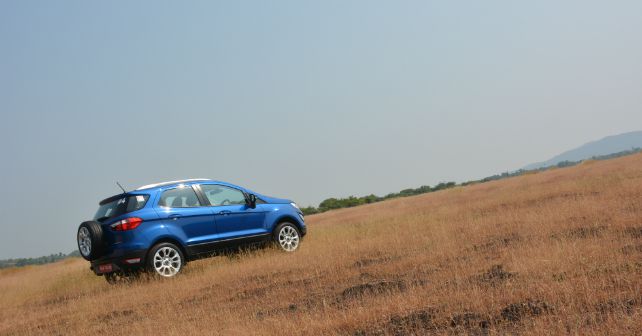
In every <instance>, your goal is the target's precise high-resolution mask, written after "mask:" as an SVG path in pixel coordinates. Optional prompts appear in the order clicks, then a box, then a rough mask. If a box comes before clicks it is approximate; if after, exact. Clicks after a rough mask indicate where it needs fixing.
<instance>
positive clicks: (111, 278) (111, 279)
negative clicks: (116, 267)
mask: <svg viewBox="0 0 642 336" xmlns="http://www.w3.org/2000/svg"><path fill="white" fill-rule="evenodd" d="M104 276H105V280H106V281H107V283H109V284H110V285H116V284H119V283H130V282H132V281H134V280H136V279H138V278H139V276H140V274H139V273H138V272H136V271H131V272H127V273H123V272H113V273H107V274H105V275H104Z"/></svg>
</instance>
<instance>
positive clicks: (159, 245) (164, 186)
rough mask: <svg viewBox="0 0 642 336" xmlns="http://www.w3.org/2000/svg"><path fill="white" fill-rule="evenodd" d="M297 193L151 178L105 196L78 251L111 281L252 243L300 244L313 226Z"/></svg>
mask: <svg viewBox="0 0 642 336" xmlns="http://www.w3.org/2000/svg"><path fill="white" fill-rule="evenodd" d="M306 231H307V229H306V225H305V219H304V216H303V212H302V211H301V210H300V209H299V207H298V206H297V205H296V203H294V202H292V201H291V200H287V199H281V198H275V197H270V196H265V195H261V194H258V193H256V192H253V191H251V190H249V189H246V188H243V187H240V186H237V185H233V184H230V183H226V182H220V181H215V180H210V179H186V180H180V181H169V182H162V183H156V184H151V185H145V186H142V187H140V188H137V189H136V190H133V191H129V192H126V191H125V190H124V189H123V193H121V194H118V195H114V196H111V197H109V198H106V199H104V200H103V201H101V202H100V203H99V207H98V211H97V212H96V215H95V216H94V218H93V220H90V221H85V222H82V223H81V224H80V225H79V227H78V231H77V235H76V238H77V242H78V251H79V252H80V255H81V256H82V257H83V258H85V259H86V260H88V261H89V262H90V263H91V266H90V269H91V270H92V271H93V272H94V273H95V274H96V275H100V276H104V277H105V279H106V280H107V281H108V282H110V283H115V282H118V281H119V280H121V279H123V278H124V279H127V278H129V277H130V276H132V275H137V274H139V273H140V271H147V272H148V273H151V274H153V275H155V276H158V277H161V278H171V277H174V276H176V275H177V274H179V273H180V272H181V271H182V270H183V268H184V267H185V265H186V263H187V262H188V261H192V260H196V259H199V258H203V257H207V256H212V255H216V254H217V253H218V252H220V251H224V250H229V249H237V248H239V247H242V246H247V245H248V244H257V243H262V245H265V243H266V242H270V241H271V242H273V243H274V245H275V246H277V248H278V249H280V250H283V251H285V252H294V251H296V250H297V249H298V248H299V246H300V244H301V241H302V238H303V236H305V234H306Z"/></svg>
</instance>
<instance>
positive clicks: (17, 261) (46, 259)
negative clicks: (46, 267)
mask: <svg viewBox="0 0 642 336" xmlns="http://www.w3.org/2000/svg"><path fill="white" fill-rule="evenodd" d="M71 257H80V253H79V252H78V250H76V251H73V252H71V253H69V254H64V253H62V252H61V253H56V254H50V255H48V256H42V257H36V258H14V259H3V260H0V269H2V268H7V267H20V266H27V265H43V264H48V263H52V262H56V261H59V260H62V259H66V258H71Z"/></svg>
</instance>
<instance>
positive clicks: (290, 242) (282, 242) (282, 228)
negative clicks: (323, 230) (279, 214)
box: [272, 222, 301, 252]
mask: <svg viewBox="0 0 642 336" xmlns="http://www.w3.org/2000/svg"><path fill="white" fill-rule="evenodd" d="M272 240H274V244H275V245H276V246H277V247H279V248H280V249H281V250H283V251H285V252H294V251H296V250H297V249H298V248H299V245H301V231H300V230H299V228H298V227H297V226H296V225H294V224H292V223H290V222H283V223H281V224H279V225H277V227H276V229H274V233H273V234H272Z"/></svg>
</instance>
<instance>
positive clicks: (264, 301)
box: [0, 154, 642, 335]
mask: <svg viewBox="0 0 642 336" xmlns="http://www.w3.org/2000/svg"><path fill="white" fill-rule="evenodd" d="M308 223H309V235H308V236H307V237H306V239H305V240H304V241H303V245H302V246H301V249H300V250H299V251H298V252H297V253H294V254H291V255H288V254H284V253H281V252H278V251H276V250H271V249H268V250H261V251H256V252H250V253H245V254H241V255H237V256H233V257H217V258H213V259H208V260H202V261H199V262H194V263H191V264H190V265H188V267H187V268H186V269H185V271H186V272H185V274H184V275H182V276H180V277H179V278H177V279H174V280H170V281H153V280H152V281H150V280H143V281H138V282H136V283H133V284H129V285H120V286H115V287H114V286H109V285H108V284H107V283H106V282H105V281H104V280H103V279H102V278H99V277H96V276H94V275H93V274H92V273H90V271H89V269H88V264H87V263H86V262H84V261H82V260H79V259H70V260H65V261H62V262H59V263H55V264H50V265H44V266H28V267H25V268H20V269H6V270H0V305H1V306H0V334H71V333H73V334H87V335H96V334H103V333H110V334H114V335H130V334H134V335H137V334H152V333H153V334H169V335H189V334H216V333H221V334H226V335H262V334H278V335H288V334H305V335H330V334H345V335H380V334H382V335H397V334H398V335H404V334H411V333H415V334H432V333H435V334H467V333H469V334H480V335H483V334H504V333H522V334H526V335H529V334H531V335H542V334H565V333H574V334H583V335H586V334H604V333H607V332H608V333H611V334H622V335H631V334H635V333H639V331H640V330H642V155H640V154H638V155H633V156H629V157H624V158H620V159H615V160H609V161H601V162H595V161H590V162H587V163H584V164H581V165H579V166H576V167H572V168H566V169H556V170H550V171H546V172H542V173H538V174H530V175H526V176H521V177H517V178H511V179H506V180H502V181H495V182H489V183H485V184H480V185H472V186H467V187H458V188H454V189H449V190H443V191H440V192H435V193H430V194H425V195H420V196H414V197H409V198H400V199H393V200H389V201H385V202H381V203H376V204H370V205H365V206H360V207H356V208H350V209H342V210H336V211H330V212H326V213H323V214H319V215H315V216H310V217H308Z"/></svg>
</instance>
